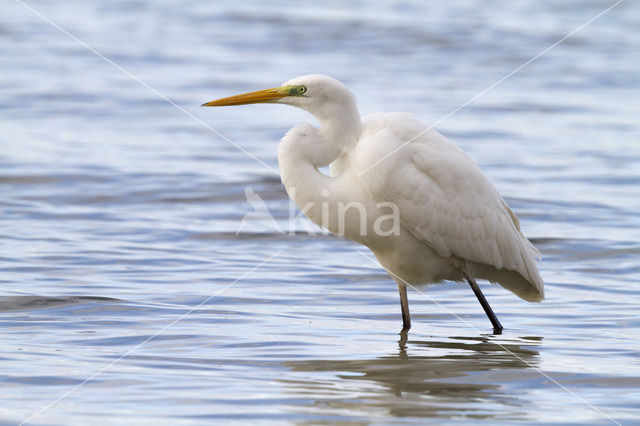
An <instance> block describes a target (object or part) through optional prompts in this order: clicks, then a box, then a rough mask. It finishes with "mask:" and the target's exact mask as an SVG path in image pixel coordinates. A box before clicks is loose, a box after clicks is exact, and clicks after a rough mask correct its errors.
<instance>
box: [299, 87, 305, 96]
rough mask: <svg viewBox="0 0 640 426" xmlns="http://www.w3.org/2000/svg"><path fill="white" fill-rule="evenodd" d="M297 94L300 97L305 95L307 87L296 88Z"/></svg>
mask: <svg viewBox="0 0 640 426" xmlns="http://www.w3.org/2000/svg"><path fill="white" fill-rule="evenodd" d="M298 93H300V94H301V95H304V94H305V93H307V86H298Z"/></svg>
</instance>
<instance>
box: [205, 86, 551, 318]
mask: <svg viewBox="0 0 640 426" xmlns="http://www.w3.org/2000/svg"><path fill="white" fill-rule="evenodd" d="M255 102H279V103H286V104H290V105H294V106H297V107H300V108H303V109H305V110H307V111H309V112H310V113H312V114H313V115H315V116H316V118H317V119H318V120H319V121H320V124H321V126H320V127H319V128H315V127H313V126H311V125H310V124H301V125H298V126H296V127H294V128H293V129H292V130H290V131H289V132H288V133H287V135H286V136H285V137H284V138H283V139H282V141H281V143H280V145H279V146H278V161H279V164H280V168H281V172H282V182H283V183H284V185H285V188H286V189H287V192H288V194H289V195H290V196H291V197H292V198H293V199H294V201H295V202H296V204H297V205H298V207H299V208H300V209H302V211H303V212H304V213H305V214H306V215H307V217H309V219H310V220H312V221H313V222H314V223H316V224H318V225H320V226H324V227H326V228H328V229H329V230H330V231H331V232H333V233H335V234H338V235H343V236H345V237H347V238H349V239H351V240H354V241H357V242H360V243H362V244H364V245H366V246H367V247H369V248H370V249H371V250H372V251H373V253H374V254H375V255H376V257H377V258H378V260H379V261H380V263H381V264H382V266H383V267H384V268H385V269H387V271H389V273H390V274H391V275H392V276H393V277H394V279H395V280H396V281H397V283H398V286H399V288H400V296H401V301H402V308H403V318H404V320H405V327H408V326H409V324H410V323H409V312H408V302H407V301H406V286H407V285H421V284H430V283H436V282H440V281H442V280H453V281H461V280H463V279H465V278H467V279H468V280H469V283H470V284H471V285H472V288H473V287H474V284H475V282H474V281H473V278H483V279H487V280H489V281H491V282H495V283H498V284H500V285H502V286H503V287H505V288H507V289H509V290H511V291H512V292H513V293H515V294H516V295H518V296H520V297H522V298H523V299H525V300H528V301H540V300H542V299H543V297H544V289H543V282H542V279H541V277H540V274H539V273H538V269H537V266H536V261H537V260H539V256H540V253H539V252H538V250H536V248H535V247H534V246H533V244H531V242H529V240H527V239H526V238H525V236H524V235H523V234H522V232H521V230H520V225H519V222H518V219H517V217H516V216H515V214H514V213H513V212H512V211H511V210H510V209H509V207H508V206H507V204H506V202H505V201H504V200H503V199H502V197H501V196H500V194H498V192H497V190H496V189H495V187H494V186H493V185H492V184H491V183H490V182H489V180H488V179H487V178H486V177H485V176H484V174H483V173H482V171H481V170H480V168H479V167H478V166H477V165H476V164H475V163H474V161H473V160H472V159H471V158H469V156H467V155H466V154H465V153H464V152H463V151H462V150H460V149H459V148H458V147H457V146H455V145H454V144H452V143H451V142H449V141H448V140H447V139H446V138H445V137H444V136H442V135H441V134H439V133H438V132H436V131H435V130H433V129H430V128H428V127H426V126H424V125H423V124H421V123H420V122H418V121H416V120H414V119H413V118H411V116H410V115H409V114H406V113H377V114H371V115H368V116H366V117H364V118H363V119H361V118H360V115H359V112H358V109H357V106H356V101H355V98H354V96H353V95H352V93H351V92H350V91H349V90H348V89H347V88H346V87H345V86H344V85H343V84H342V83H340V82H339V81H337V80H335V79H333V78H331V77H327V76H322V75H309V76H303V77H298V78H296V79H293V80H290V81H288V82H286V83H284V84H283V86H281V87H278V88H274V89H267V90H264V91H259V92H252V93H249V94H244V95H238V96H234V97H230V98H224V99H220V100H218V101H213V102H209V103H207V104H205V105H207V106H221V105H237V104H244V103H255ZM329 164H331V176H325V175H324V174H322V173H321V172H320V171H318V168H319V167H324V166H326V165H329ZM341 206H342V207H343V208H342V209H340V207H341ZM345 206H347V208H344V207H345ZM358 206H361V207H358ZM393 206H395V207H396V208H397V213H398V214H399V224H397V225H399V226H398V229H397V232H395V233H393V234H389V233H388V232H384V231H385V230H383V232H381V231H380V229H379V228H380V226H378V228H376V222H378V225H379V224H380V223H379V222H380V219H382V218H383V217H385V215H389V214H390V213H391V212H392V211H393V210H394V207H393ZM363 211H364V212H365V215H364V216H363V215H362V212H363ZM386 217H389V216H386ZM387 222H389V223H387V225H389V226H387V229H386V231H390V230H391V227H390V225H391V223H390V220H387ZM363 230H364V231H365V232H362V231H363ZM472 282H473V283H472ZM476 289H477V286H476V288H474V291H476ZM403 291H404V297H403ZM478 292H479V289H477V292H476V295H477V296H478V298H479V299H481V300H480V302H481V303H483V307H484V308H485V311H487V309H488V311H490V310H491V309H490V307H488V304H486V300H485V301H484V302H483V299H484V297H483V296H482V297H481V295H478ZM485 304H486V306H485ZM405 305H406V306H405ZM405 311H406V312H405ZM488 311H487V314H488V315H489V316H490V318H491V315H493V312H492V311H491V313H489V312H488ZM494 317H495V315H494ZM492 322H494V319H493V318H492ZM498 326H499V327H498ZM494 327H495V328H496V329H497V330H498V331H499V330H500V329H501V326H500V325H499V322H498V321H497V318H495V322H494Z"/></svg>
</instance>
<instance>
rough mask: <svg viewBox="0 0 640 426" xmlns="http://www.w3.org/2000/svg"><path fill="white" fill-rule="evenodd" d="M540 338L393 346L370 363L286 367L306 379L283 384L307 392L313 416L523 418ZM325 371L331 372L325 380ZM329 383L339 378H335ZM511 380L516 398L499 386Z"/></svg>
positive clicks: (298, 363) (334, 362)
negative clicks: (328, 411) (330, 412)
mask: <svg viewBox="0 0 640 426" xmlns="http://www.w3.org/2000/svg"><path fill="white" fill-rule="evenodd" d="M541 340H542V338H541V337H522V338H517V339H510V340H505V339H501V340H495V339H493V338H492V337H491V336H480V337H478V336H464V337H451V338H448V339H446V340H425V341H420V340H406V336H402V337H401V339H400V340H399V342H398V344H399V349H398V352H397V353H395V354H392V355H387V356H382V357H376V358H373V359H358V360H306V361H292V362H286V363H285V365H286V366H287V367H288V368H290V369H291V370H292V371H295V372H306V373H313V374H312V375H311V376H309V375H308V374H307V375H306V376H307V377H308V378H307V379H306V380H283V382H284V383H285V384H286V386H287V387H288V390H289V391H290V392H292V393H294V394H298V395H299V394H306V395H307V397H308V398H310V399H312V400H313V401H314V407H315V408H317V409H318V410H326V409H327V408H330V409H331V410H338V411H344V412H352V413H359V414H360V415H362V416H371V415H373V413H376V412H378V413H380V414H384V415H391V416H394V417H425V416H426V417H447V418H451V417H452V416H454V417H455V416H462V417H467V418H500V419H503V420H504V419H510V420H517V419H524V418H525V417H526V416H527V415H526V410H525V409H524V408H523V406H524V405H525V404H526V402H525V395H526V393H527V391H526V389H527V388H528V387H531V388H533V386H528V385H527V384H528V383H529V385H530V384H531V383H530V382H531V381H534V380H539V379H540V378H541V376H540V375H539V373H537V372H536V371H535V370H534V367H537V366H538V362H539V353H538V351H537V350H535V349H532V347H535V346H537V345H539V344H540V342H541ZM324 373H330V376H327V375H326V374H324ZM336 378H337V379H338V380H336ZM514 382H518V383H519V387H520V388H521V389H522V392H521V393H514V392H513V389H507V388H505V386H504V383H514Z"/></svg>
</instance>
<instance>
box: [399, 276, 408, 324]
mask: <svg viewBox="0 0 640 426" xmlns="http://www.w3.org/2000/svg"><path fill="white" fill-rule="evenodd" d="M398 291H399V292H400V307H402V331H406V330H408V329H410V328H411V316H410V315H409V299H408V298H407V286H406V285H404V284H400V283H398Z"/></svg>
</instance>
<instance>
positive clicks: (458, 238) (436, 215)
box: [358, 113, 543, 300]
mask: <svg viewBox="0 0 640 426" xmlns="http://www.w3.org/2000/svg"><path fill="white" fill-rule="evenodd" d="M363 136H364V137H363V140H367V141H369V142H368V143H366V144H364V145H365V146H363V148H364V149H367V152H368V155H366V156H363V157H361V158H363V159H364V161H363V163H361V164H359V165H358V168H359V169H361V170H364V169H366V167H371V166H372V165H374V164H375V165H374V166H373V167H371V168H370V169H369V170H367V171H366V172H365V173H367V174H368V175H367V178H366V179H362V182H363V184H365V185H367V186H368V189H369V191H370V192H371V194H372V196H373V197H374V198H375V199H378V200H381V201H388V202H393V203H395V204H396V205H397V206H398V209H399V211H400V220H401V224H402V226H403V227H405V228H406V229H407V230H408V231H410V232H412V233H413V234H414V235H415V236H416V237H418V238H419V239H421V240H422V241H424V242H425V243H426V244H428V245H429V246H431V247H432V248H433V249H435V250H436V252H437V253H438V254H439V255H440V256H443V257H449V256H451V255H454V256H457V257H458V258H461V259H463V260H466V261H470V262H475V263H476V264H480V265H488V266H491V267H493V268H496V269H497V270H502V269H508V270H511V271H515V272H518V273H519V274H520V275H521V276H522V277H523V278H524V279H525V280H527V281H528V282H529V283H530V284H531V285H532V286H533V287H535V289H536V290H537V292H536V293H539V297H537V299H538V300H539V299H541V298H542V297H543V296H542V295H543V283H542V279H541V278H540V275H539V273H538V269H537V266H536V260H538V259H539V256H540V253H539V252H538V250H537V249H536V248H535V247H534V246H533V244H531V242H529V240H527V239H526V238H525V237H524V235H523V234H522V232H521V231H520V225H519V222H518V219H517V218H516V216H515V215H514V214H513V212H512V211H511V210H510V209H509V207H508V206H507V204H506V202H505V201H504V200H503V199H502V197H501V196H500V194H499V193H498V191H497V190H496V189H495V187H494V186H493V185H492V184H491V182H489V180H488V179H487V178H486V177H485V176H484V174H483V173H482V171H481V170H480V168H479V167H478V166H477V165H476V164H475V162H474V161H473V160H472V159H471V158H470V157H469V156H467V155H466V154H465V153H464V152H463V151H462V150H460V149H459V148H458V147H457V146H455V145H454V144H452V143H451V142H449V141H448V140H447V139H446V138H445V137H444V136H442V135H440V134H439V133H438V132H436V131H435V130H432V129H428V128H426V127H425V126H424V125H422V124H421V123H420V122H418V121H416V120H414V119H412V118H410V116H408V115H407V114H397V113H393V114H374V115H372V116H368V117H366V118H365V120H364V133H363ZM385 157H386V158H385ZM382 158H384V160H382V161H379V160H380V159H382ZM376 161H379V162H378V163H376ZM361 176H363V177H364V176H365V175H364V173H363V174H362V175H361ZM372 176H373V178H372ZM503 285H504V284H503ZM507 288H509V287H508V286H507ZM517 294H518V293H517ZM521 296H522V295H521ZM523 297H525V298H527V299H530V300H535V299H536V297H535V296H530V295H529V296H523Z"/></svg>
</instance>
